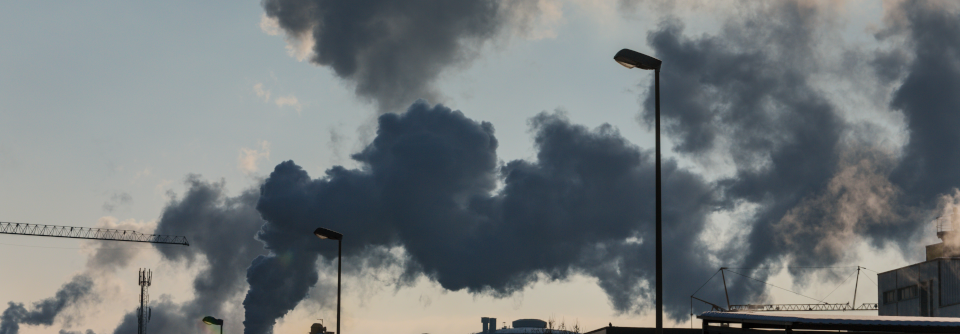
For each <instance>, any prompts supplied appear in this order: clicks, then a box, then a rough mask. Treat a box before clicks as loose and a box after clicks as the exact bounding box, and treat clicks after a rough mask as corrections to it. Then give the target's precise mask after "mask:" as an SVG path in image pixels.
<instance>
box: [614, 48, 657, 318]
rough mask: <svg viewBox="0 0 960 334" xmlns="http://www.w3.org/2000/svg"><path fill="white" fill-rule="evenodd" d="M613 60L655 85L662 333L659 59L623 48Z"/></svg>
mask: <svg viewBox="0 0 960 334" xmlns="http://www.w3.org/2000/svg"><path fill="white" fill-rule="evenodd" d="M613 60H616V61H617V63H619V64H620V65H623V67H626V68H634V67H636V68H639V69H642V70H653V73H654V80H655V81H656V82H655V84H654V85H655V86H656V88H655V89H656V112H655V115H656V121H655V122H654V127H655V128H656V143H657V144H656V146H657V148H656V154H657V157H656V164H657V330H656V333H657V334H662V333H663V237H662V236H663V233H661V232H662V231H661V229H660V226H661V223H662V215H661V208H662V205H661V201H660V188H661V186H660V63H662V62H661V61H660V59H657V58H653V57H650V56H648V55H645V54H642V53H639V52H636V51H633V50H630V49H623V50H620V52H617V54H616V55H615V56H613Z"/></svg>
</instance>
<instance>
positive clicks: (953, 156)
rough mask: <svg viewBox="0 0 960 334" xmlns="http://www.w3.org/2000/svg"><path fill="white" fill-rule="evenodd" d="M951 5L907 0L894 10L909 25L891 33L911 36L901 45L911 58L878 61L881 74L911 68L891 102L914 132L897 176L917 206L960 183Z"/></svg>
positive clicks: (959, 83)
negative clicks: (949, 6) (949, 8)
mask: <svg viewBox="0 0 960 334" xmlns="http://www.w3.org/2000/svg"><path fill="white" fill-rule="evenodd" d="M948 5H949V4H947V3H937V2H929V3H927V2H903V3H901V4H900V6H899V8H897V12H895V13H893V14H891V15H902V16H903V18H904V21H903V24H902V25H895V26H893V27H891V28H890V30H889V31H886V32H885V33H887V34H896V35H906V36H907V37H908V38H906V41H905V42H903V44H899V45H897V46H898V50H904V51H905V52H907V53H908V55H909V57H907V56H902V55H900V56H886V57H878V58H877V62H876V63H875V65H876V67H875V68H876V70H877V72H879V73H887V72H894V73H898V72H901V71H902V72H905V77H904V79H903V83H902V84H901V85H900V87H899V88H897V90H896V91H895V92H894V94H893V100H892V101H891V103H890V106H891V107H892V108H893V109H895V110H899V111H901V112H903V114H904V116H905V118H906V123H907V126H908V128H909V134H910V137H909V143H907V145H906V147H904V157H903V160H902V163H901V164H900V166H898V167H897V169H896V171H894V172H893V175H892V180H893V181H894V182H895V183H896V184H897V185H898V186H900V187H902V188H903V189H904V190H905V192H906V194H907V195H908V200H909V201H910V203H911V204H915V205H924V206H931V205H933V200H934V198H936V197H937V196H938V195H940V194H944V193H948V192H950V190H951V189H953V188H955V187H957V186H960V173H957V166H960V154H957V152H960V133H958V131H957V129H960V93H958V92H960V42H957V41H960V11H958V10H957V8H956V6H954V8H953V10H945V9H946V8H940V7H941V6H944V7H947V6H948ZM953 5H955V4H953ZM894 54H895V55H898V54H896V53H894ZM898 70H899V71H898ZM885 75H886V76H888V77H899V75H895V74H885Z"/></svg>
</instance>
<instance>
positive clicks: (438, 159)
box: [244, 102, 713, 333]
mask: <svg viewBox="0 0 960 334" xmlns="http://www.w3.org/2000/svg"><path fill="white" fill-rule="evenodd" d="M531 126H532V128H533V131H534V132H535V133H536V136H535V141H536V145H537V149H538V154H537V160H536V161H524V160H515V161H510V162H507V163H505V164H503V165H500V164H498V160H497V155H496V149H497V147H498V142H497V139H496V138H495V137H494V130H493V126H492V125H491V124H490V123H485V122H476V121H473V120H471V119H468V118H466V117H465V116H464V115H463V114H462V113H460V112H459V111H452V110H450V109H448V108H446V107H443V106H441V105H437V106H432V107H431V106H430V105H428V104H426V103H425V102H418V103H416V104H414V105H413V106H411V107H410V108H409V109H408V110H407V112H406V113H404V114H402V115H397V114H385V115H382V116H380V119H379V129H378V132H377V137H376V138H375V139H374V141H373V143H371V144H370V145H369V146H367V147H366V148H365V149H364V150H363V151H362V152H360V153H357V154H355V155H354V156H353V158H354V159H355V160H356V161H357V162H359V163H361V164H362V165H363V167H362V168H360V169H352V170H351V169H345V168H343V167H334V168H331V169H329V170H328V171H327V172H326V175H325V176H323V177H321V178H318V179H311V178H310V176H309V175H307V173H306V172H305V171H303V169H301V168H300V167H299V166H297V165H295V164H294V163H293V162H292V161H287V162H283V163H281V164H280V165H278V166H277V167H276V169H275V170H274V171H273V173H271V174H270V177H269V178H268V179H267V180H266V181H265V182H264V184H263V185H262V186H261V191H260V200H259V202H258V204H257V209H258V210H259V211H260V213H261V215H262V217H263V219H264V220H266V222H267V223H266V224H264V226H263V228H262V229H261V230H260V232H259V233H258V235H257V236H258V239H260V240H261V241H263V242H264V244H265V245H266V248H267V249H268V250H269V251H270V252H271V254H270V255H267V256H260V257H258V258H257V259H256V260H254V263H253V265H251V267H250V269H249V270H248V274H247V281H248V283H249V284H250V291H249V292H248V294H247V298H246V300H245V301H244V306H245V307H246V320H245V321H244V325H245V326H246V331H245V332H246V333H269V332H271V328H272V326H273V325H274V323H275V321H276V319H277V318H279V317H280V316H282V315H284V314H286V313H287V312H289V311H290V310H292V309H293V307H295V306H296V305H297V303H298V302H299V301H300V300H302V299H303V298H304V297H305V295H306V293H307V291H308V289H309V287H310V286H312V285H313V284H315V283H316V282H317V279H318V278H317V269H316V267H315V263H316V258H317V256H318V255H320V256H323V257H324V258H328V259H329V258H333V257H336V256H337V255H336V248H335V247H334V245H332V243H323V242H321V241H320V240H318V239H317V238H316V237H315V236H313V235H312V233H311V232H312V230H313V229H315V228H316V227H319V226H323V227H326V228H330V229H333V230H336V231H339V232H341V233H343V234H344V241H343V253H344V256H345V257H347V258H350V257H354V256H358V255H361V254H363V253H364V251H365V249H368V248H371V247H374V248H376V247H396V246H402V247H403V249H404V250H405V254H406V255H407V257H408V258H406V259H404V261H403V263H404V265H405V266H406V269H405V272H407V273H408V275H407V277H409V278H410V279H413V278H416V277H417V276H419V275H426V276H428V277H429V278H431V279H433V280H435V281H436V282H438V283H439V284H440V285H441V286H442V287H444V288H445V289H448V290H452V291H457V290H466V291H469V292H472V293H490V294H493V295H496V296H506V295H509V294H511V293H514V292H517V291H519V290H521V289H523V288H525V287H527V286H529V285H530V284H532V283H534V282H536V281H538V280H551V281H552V280H562V279H564V278H566V277H567V276H569V275H571V274H573V273H584V274H587V275H591V276H594V277H597V278H598V279H599V280H600V284H601V286H602V287H603V288H604V289H605V291H606V292H607V294H608V295H609V297H610V300H611V302H612V303H613V304H614V305H615V306H616V307H617V309H619V310H621V311H629V310H632V309H637V308H639V307H641V306H644V304H638V302H637V298H636V296H637V295H644V294H649V289H650V287H649V286H647V285H645V284H643V282H645V281H647V279H648V278H649V275H650V274H651V273H652V271H651V270H650V269H651V268H650V267H651V263H650V262H649V261H647V260H645V259H650V258H652V247H651V243H650V242H639V240H653V236H652V235H651V232H652V230H653V229H652V224H651V223H652V221H653V210H652V208H653V207H654V205H653V203H654V202H653V201H654V196H653V195H654V193H653V192H652V191H643V190H642V189H653V185H654V178H653V174H654V173H653V168H654V166H653V159H652V156H651V153H650V152H645V151H641V150H640V149H639V148H637V147H636V146H634V145H632V144H630V143H629V142H627V141H626V140H625V139H624V138H623V137H621V136H620V135H619V133H618V132H617V131H616V130H615V129H614V128H613V127H611V126H609V125H606V126H602V127H600V128H598V129H595V130H588V129H586V128H584V127H582V126H577V125H573V124H570V123H569V122H568V121H567V120H566V119H564V118H563V117H561V116H559V115H552V114H540V115H538V116H536V117H534V118H533V119H532V120H531ZM664 180H665V185H666V186H665V188H667V187H669V189H677V191H676V192H673V193H668V194H667V195H666V196H665V203H664V207H665V210H664V212H665V214H664V217H665V221H666V222H667V223H669V224H671V226H675V227H676V230H678V231H679V230H682V231H699V230H701V229H702V227H703V224H704V216H705V214H706V213H708V212H709V206H708V204H709V203H711V202H712V198H713V193H712V191H711V188H710V187H709V186H708V185H707V184H705V183H704V182H703V180H702V179H701V178H700V177H698V176H696V175H694V174H691V173H689V172H687V171H684V170H682V169H679V168H677V166H676V164H675V163H673V162H672V161H667V162H666V163H665V168H664ZM498 182H502V183H503V187H502V189H500V190H496V189H497V183H498ZM648 208H649V209H648ZM665 238H666V242H665V243H666V244H668V245H672V246H671V247H676V248H677V249H682V248H684V247H687V248H688V249H697V247H698V246H697V245H696V242H695V241H696V233H679V232H678V233H670V234H668V235H666V236H665ZM669 254H671V255H670V257H669V258H668V259H667V261H683V262H687V263H689V262H694V263H696V262H702V261H703V259H701V258H699V257H698V256H695V255H692V254H696V253H695V252H686V251H680V252H674V253H669ZM671 275H672V276H676V277H681V276H682V275H683V273H680V272H675V273H671Z"/></svg>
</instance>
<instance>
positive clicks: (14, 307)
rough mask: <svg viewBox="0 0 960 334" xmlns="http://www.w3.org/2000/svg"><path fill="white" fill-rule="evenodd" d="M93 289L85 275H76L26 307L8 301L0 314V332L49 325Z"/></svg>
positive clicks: (11, 331) (7, 332)
mask: <svg viewBox="0 0 960 334" xmlns="http://www.w3.org/2000/svg"><path fill="white" fill-rule="evenodd" d="M92 289H93V280H91V279H90V277H87V276H85V275H76V276H74V277H73V279H72V280H70V282H69V283H66V284H64V285H63V286H62V287H60V290H58V291H57V293H56V295H54V296H53V297H51V298H47V299H44V300H41V301H39V302H35V303H33V307H31V308H30V309H27V308H26V307H25V306H24V305H23V303H14V302H8V303H7V309H6V310H4V311H3V314H2V315H0V334H17V333H19V332H20V325H21V324H23V325H31V326H38V325H43V326H50V325H53V321H54V320H55V319H56V318H57V315H58V314H60V312H61V311H63V310H64V309H65V308H67V307H70V306H73V305H75V304H76V303H77V302H78V301H81V300H82V299H83V298H85V297H86V296H87V295H88V294H89V293H90V290H92Z"/></svg>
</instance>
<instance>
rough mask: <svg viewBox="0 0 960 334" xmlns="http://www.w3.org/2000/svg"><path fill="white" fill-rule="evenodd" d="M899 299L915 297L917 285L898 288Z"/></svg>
mask: <svg viewBox="0 0 960 334" xmlns="http://www.w3.org/2000/svg"><path fill="white" fill-rule="evenodd" d="M898 291H900V300H904V299H911V298H917V286H916V285H914V286H908V287H906V288H900V290H898Z"/></svg>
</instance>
